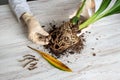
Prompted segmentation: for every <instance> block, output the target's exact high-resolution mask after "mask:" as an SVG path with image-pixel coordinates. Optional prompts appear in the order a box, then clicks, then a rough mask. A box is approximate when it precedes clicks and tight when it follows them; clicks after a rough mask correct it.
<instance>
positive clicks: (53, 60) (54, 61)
mask: <svg viewBox="0 0 120 80" xmlns="http://www.w3.org/2000/svg"><path fill="white" fill-rule="evenodd" d="M28 47H29V48H30V49H32V50H34V51H36V52H38V53H39V54H40V55H41V56H42V57H43V58H44V59H45V60H47V61H48V62H49V63H50V64H51V65H52V66H54V67H56V68H58V69H60V70H63V71H68V72H72V70H71V69H70V68H69V67H67V66H66V65H65V64H63V63H62V62H60V61H59V60H57V59H56V58H54V57H52V56H51V55H49V54H47V53H45V52H42V51H40V50H37V49H34V48H32V47H30V46H28Z"/></svg>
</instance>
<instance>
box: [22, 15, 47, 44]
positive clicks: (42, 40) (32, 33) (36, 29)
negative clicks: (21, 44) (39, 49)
mask: <svg viewBox="0 0 120 80" xmlns="http://www.w3.org/2000/svg"><path fill="white" fill-rule="evenodd" d="M21 18H22V20H23V21H24V22H25V24H26V25H27V26H28V38H29V39H30V40H32V41H33V42H34V43H36V44H40V45H46V44H48V43H49V37H48V36H49V34H48V33H47V32H46V31H45V30H44V29H43V28H42V27H41V26H40V23H39V22H38V20H37V19H36V18H35V17H34V16H32V15H31V14H29V13H24V14H23V15H22V16H21Z"/></svg>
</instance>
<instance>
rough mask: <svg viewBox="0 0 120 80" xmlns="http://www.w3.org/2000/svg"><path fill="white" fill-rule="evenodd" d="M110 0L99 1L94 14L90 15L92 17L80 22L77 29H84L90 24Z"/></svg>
mask: <svg viewBox="0 0 120 80" xmlns="http://www.w3.org/2000/svg"><path fill="white" fill-rule="evenodd" d="M111 1H112V0H103V1H102V3H101V6H100V8H99V9H98V10H97V12H96V13H95V14H93V15H92V17H90V18H89V19H88V20H87V21H86V22H84V23H83V24H81V25H80V26H79V29H84V28H86V27H87V26H88V25H90V24H92V23H93V22H95V21H96V18H97V17H99V16H100V14H101V13H102V12H103V11H105V9H106V8H107V7H108V6H109V4H110V2H111Z"/></svg>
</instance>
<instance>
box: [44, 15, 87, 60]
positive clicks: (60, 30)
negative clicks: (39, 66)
mask: <svg viewBox="0 0 120 80" xmlns="http://www.w3.org/2000/svg"><path fill="white" fill-rule="evenodd" d="M85 20H86V19H85V18H84V17H83V16H82V17H81V19H80V20H79V21H78V23H77V24H76V25H73V24H72V23H71V22H70V21H68V22H63V23H62V24H61V26H59V27H57V26H56V25H53V24H52V23H50V26H51V27H52V30H51V31H49V34H50V36H51V39H50V43H49V44H48V45H46V46H45V48H47V49H50V52H51V53H52V55H53V56H56V57H58V58H59V57H61V55H65V52H66V51H67V50H71V51H72V52H68V53H70V54H74V53H80V51H81V50H82V49H83V48H84V42H85V39H84V35H83V34H82V35H80V36H77V34H78V33H80V32H81V31H80V30H79V29H78V26H79V25H80V24H81V23H83V22H84V21H85ZM87 33H89V32H87Z"/></svg>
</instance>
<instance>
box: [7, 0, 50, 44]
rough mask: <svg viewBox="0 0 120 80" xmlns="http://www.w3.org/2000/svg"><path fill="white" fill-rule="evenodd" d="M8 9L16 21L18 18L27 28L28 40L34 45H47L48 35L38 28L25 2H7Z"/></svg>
mask: <svg viewBox="0 0 120 80" xmlns="http://www.w3.org/2000/svg"><path fill="white" fill-rule="evenodd" d="M9 4H10V7H11V9H12V11H13V12H14V14H15V15H16V17H17V18H18V20H19V21H20V18H21V19H22V20H23V22H24V23H25V24H26V25H27V26H28V38H29V39H30V40H32V41H33V42H34V43H36V44H40V45H46V44H48V43H49V40H48V38H47V37H45V36H48V35H49V34H48V33H47V32H46V31H45V30H44V29H43V28H42V27H41V26H40V23H39V22H38V20H37V19H36V18H35V17H34V16H33V15H32V13H31V11H30V8H29V5H28V4H27V2H26V0H9Z"/></svg>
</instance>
